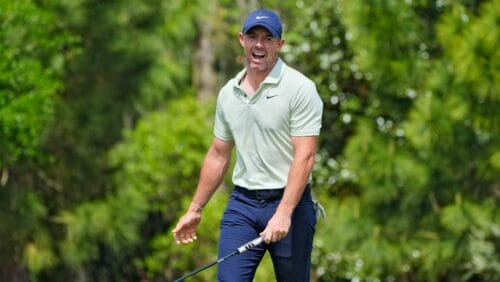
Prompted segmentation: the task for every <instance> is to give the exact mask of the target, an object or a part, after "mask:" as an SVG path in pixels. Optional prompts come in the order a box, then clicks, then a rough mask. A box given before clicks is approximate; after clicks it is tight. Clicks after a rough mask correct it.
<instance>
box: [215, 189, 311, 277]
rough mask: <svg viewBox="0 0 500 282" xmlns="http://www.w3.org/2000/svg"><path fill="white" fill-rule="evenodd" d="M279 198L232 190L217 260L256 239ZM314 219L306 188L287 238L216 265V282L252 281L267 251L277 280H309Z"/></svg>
mask: <svg viewBox="0 0 500 282" xmlns="http://www.w3.org/2000/svg"><path fill="white" fill-rule="evenodd" d="M280 200H281V196H276V195H272V196H271V197H269V198H267V195H266V194H265V193H264V194H263V195H255V194H254V193H252V192H247V191H245V190H244V189H241V188H239V187H236V188H235V190H234V191H233V192H232V194H231V198H230V199H229V202H228V205H227V207H226V210H225V211H224V215H223V217H222V220H221V227H220V230H221V232H220V239H219V257H223V256H225V255H227V254H229V253H231V252H233V251H234V250H236V249H237V248H238V247H240V246H241V245H243V244H245V243H247V242H248V241H251V240H253V239H255V238H257V237H259V233H260V232H262V231H263V230H264V228H265V227H266V225H267V222H268V221H269V220H270V219H271V217H272V216H273V214H274V212H275V211H276V208H277V207H278V204H279V202H280ZM315 225H316V217H315V212H314V207H313V202H312V198H311V190H310V188H309V185H308V186H307V187H306V189H305V191H304V194H303V195H302V198H301V200H300V201H299V203H298V204H297V207H296V208H295V210H294V213H293V216H292V225H291V229H290V232H289V233H288V235H287V236H286V237H285V238H283V239H281V240H280V241H278V242H275V243H271V244H269V245H268V244H261V245H260V246H257V247H254V248H252V249H250V250H248V251H246V252H244V253H241V254H238V255H236V256H233V257H231V258H229V259H227V260H225V261H222V262H221V263H219V264H218V269H217V281H224V282H227V281H234V282H245V281H252V280H253V278H254V275H255V271H256V270H257V266H258V265H259V263H260V261H261V260H262V258H263V256H264V254H265V252H266V251H269V254H270V255H271V260H272V262H273V265H274V270H275V275H276V280H277V281H280V282H281V281H286V282H293V281H297V282H299V281H300V282H304V281H306V282H307V281H310V272H311V250H312V243H313V236H314V231H315Z"/></svg>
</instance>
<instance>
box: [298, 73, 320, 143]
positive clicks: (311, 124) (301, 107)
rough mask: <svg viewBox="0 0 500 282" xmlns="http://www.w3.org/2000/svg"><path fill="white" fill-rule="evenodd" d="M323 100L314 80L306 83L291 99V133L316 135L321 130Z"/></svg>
mask: <svg viewBox="0 0 500 282" xmlns="http://www.w3.org/2000/svg"><path fill="white" fill-rule="evenodd" d="M322 116H323V102H322V101H321V98H320V97H319V94H318V91H317V90H316V86H315V85H314V83H313V82H312V81H308V82H307V83H305V84H304V85H303V86H302V87H301V88H300V89H299V90H298V91H297V93H296V95H295V96H294V97H293V99H292V101H291V135H292V136H316V135H319V133H320V130H321V122H322Z"/></svg>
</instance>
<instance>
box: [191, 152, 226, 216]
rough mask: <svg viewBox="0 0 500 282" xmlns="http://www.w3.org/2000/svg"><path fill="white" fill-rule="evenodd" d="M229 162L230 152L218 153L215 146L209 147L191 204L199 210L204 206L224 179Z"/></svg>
mask: <svg viewBox="0 0 500 282" xmlns="http://www.w3.org/2000/svg"><path fill="white" fill-rule="evenodd" d="M230 161H231V157H230V151H229V153H228V152H220V151H219V150H218V149H217V148H216V147H215V146H211V147H210V149H209V151H208V153H207V155H206V157H205V160H204V161H203V166H202V168H201V173H200V180H199V182H198V186H197V188H196V192H195V194H194V196H193V199H192V203H194V204H195V205H197V206H199V207H201V208H202V207H204V206H205V205H206V203H207V202H208V201H209V200H210V198H211V197H212V195H213V193H214V192H215V191H216V190H217V188H218V187H219V185H220V184H221V182H222V180H223V179H224V176H225V174H226V172H227V169H228V167H229V163H230Z"/></svg>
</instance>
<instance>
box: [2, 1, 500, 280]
mask: <svg viewBox="0 0 500 282" xmlns="http://www.w3.org/2000/svg"><path fill="white" fill-rule="evenodd" d="M260 7H267V8H271V9H273V10H275V11H277V12H278V13H279V15H280V16H281V18H282V20H283V24H284V30H285V32H284V37H285V39H286V44H285V46H284V48H283V49H282V53H281V55H282V57H283V59H284V60H285V61H286V62H287V63H288V64H290V65H291V66H293V67H295V68H297V69H298V70H300V71H301V72H303V73H305V74H307V75H308V76H309V77H310V78H312V79H313V80H314V81H315V82H316V84H317V87H318V90H319V93H320V95H321V97H322V99H323V102H324V106H325V108H324V124H323V129H322V135H321V138H320V146H319V150H318V154H317V163H316V166H315V168H314V180H313V186H314V190H313V191H314V195H315V197H316V198H317V199H319V200H320V201H321V202H322V203H323V205H324V206H325V208H326V210H327V219H326V220H321V221H319V222H318V225H317V228H316V237H315V242H314V250H313V271H312V277H313V281H355V282H357V281H500V259H499V258H500V255H499V253H500V209H499V207H498V200H499V198H500V140H499V139H500V134H499V133H500V111H499V109H500V91H499V90H500V89H499V81H500V51H499V50H500V48H499V38H500V36H499V25H500V1H498V0H491V1H479V0H478V1H472V0H462V1H458V0H457V1H453V0H436V1H431V0H405V1H403V0H391V1H389V0H386V1H384V0H380V1H375V0H371V1H361V0H330V1H312V0H303V1H300V0H299V1H297V0H280V1H278V0H275V1H272V0H268V1H258V0H254V1H243V0H238V1H228V0H209V1H202V0H195V1H187V0H134V1H128V0H107V1H99V0H15V1H12V0H0V281H14V282H16V281H79V282H80V281H82V282H83V281H171V280H173V279H175V278H176V277H179V276H181V275H183V274H185V273H187V272H189V271H191V270H194V269H195V268H198V267H200V266H202V265H204V264H206V263H208V262H209V261H211V260H213V259H215V258H216V250H217V238H218V224H219V219H220V216H221V214H222V211H223V208H224V203H225V201H226V200H227V197H228V195H229V194H228V193H229V191H230V189H231V183H230V177H228V178H227V181H226V182H225V184H224V185H223V187H221V188H220V191H219V192H217V193H216V194H215V196H214V198H213V200H212V201H211V202H210V203H209V205H208V206H207V207H206V209H205V211H204V214H203V220H202V223H201V226H200V228H199V229H200V230H199V240H198V241H196V242H195V243H193V244H191V245H188V246H177V245H176V244H175V243H174V241H173V238H172V235H171V230H172V229H173V227H174V225H175V223H176V221H177V219H178V217H179V216H180V215H181V214H182V213H183V212H184V210H185V209H186V207H187V205H188V204H189V201H190V198H191V196H192V194H193V192H194V189H195V186H196V183H197V180H198V175H199V170H200V165H201V163H202V159H203V157H204V154H205V152H206V150H207V148H208V146H209V144H210V142H211V140H212V138H213V134H212V125H213V116H214V100H215V96H216V94H217V92H218V90H219V88H220V87H221V86H222V85H223V83H224V82H225V81H226V80H227V79H229V78H230V77H232V76H234V75H235V74H236V72H237V71H239V70H240V69H241V68H242V67H243V56H242V55H243V52H242V48H241V46H240V45H239V42H238V40H237V33H238V32H239V31H240V29H241V24H242V22H243V20H244V18H245V16H246V15H247V14H248V12H250V11H251V10H253V9H255V8H260ZM214 274H215V268H212V269H209V270H207V271H204V272H202V273H200V274H199V275H198V276H196V277H195V278H193V279H192V281H214V280H215V278H214ZM273 280H274V278H273V272H272V265H271V262H270V260H269V258H268V257H266V258H265V260H264V262H263V263H262V265H261V267H260V268H259V270H258V272H257V276H256V279H255V281H273Z"/></svg>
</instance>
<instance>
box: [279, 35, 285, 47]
mask: <svg viewBox="0 0 500 282" xmlns="http://www.w3.org/2000/svg"><path fill="white" fill-rule="evenodd" d="M283 45H285V39H284V38H283V37H282V38H281V39H280V41H278V50H281V47H283Z"/></svg>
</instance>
